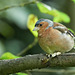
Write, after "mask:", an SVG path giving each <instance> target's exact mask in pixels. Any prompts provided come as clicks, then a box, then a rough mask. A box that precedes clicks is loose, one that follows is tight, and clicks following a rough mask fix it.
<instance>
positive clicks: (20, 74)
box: [16, 72, 28, 75]
mask: <svg viewBox="0 0 75 75" xmlns="http://www.w3.org/2000/svg"><path fill="white" fill-rule="evenodd" d="M16 74H17V75H28V74H27V73H21V72H19V73H16Z"/></svg>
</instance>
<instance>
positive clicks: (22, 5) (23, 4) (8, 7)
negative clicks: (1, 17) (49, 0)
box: [0, 0, 36, 11]
mask: <svg viewBox="0 0 75 75" xmlns="http://www.w3.org/2000/svg"><path fill="white" fill-rule="evenodd" d="M34 3H36V1H35V0H33V1H31V2H25V3H21V4H18V5H12V6H6V7H4V8H2V9H0V11H3V10H7V9H10V8H14V7H24V6H25V5H28V4H34Z"/></svg>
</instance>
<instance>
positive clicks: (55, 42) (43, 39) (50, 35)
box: [33, 19, 75, 57]
mask: <svg viewBox="0 0 75 75" xmlns="http://www.w3.org/2000/svg"><path fill="white" fill-rule="evenodd" d="M33 31H37V32H38V42H39V45H40V47H41V48H42V49H43V50H44V51H45V52H46V53H47V54H50V55H51V56H52V57H55V56H57V55H60V54H62V53H66V52H69V51H70V50H71V49H72V48H73V47H74V44H75V42H74V40H75V35H74V33H72V32H71V31H70V30H69V29H68V28H67V27H66V26H64V25H63V24H61V23H56V22H53V21H51V20H49V19H39V20H38V21H37V22H36V23H35V27H34V29H33Z"/></svg>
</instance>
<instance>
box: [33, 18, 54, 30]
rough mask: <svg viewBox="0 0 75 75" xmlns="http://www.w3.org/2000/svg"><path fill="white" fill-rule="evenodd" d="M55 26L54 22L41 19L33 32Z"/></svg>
mask: <svg viewBox="0 0 75 75" xmlns="http://www.w3.org/2000/svg"><path fill="white" fill-rule="evenodd" d="M52 26H53V21H51V20H48V19H40V20H38V21H37V22H36V24H35V28H34V29H33V31H39V30H40V29H48V28H49V27H52Z"/></svg>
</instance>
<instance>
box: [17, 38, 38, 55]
mask: <svg viewBox="0 0 75 75" xmlns="http://www.w3.org/2000/svg"><path fill="white" fill-rule="evenodd" d="M36 43H37V38H35V39H34V41H33V42H32V43H31V44H29V45H28V46H27V47H26V48H25V49H23V50H22V51H21V52H20V53H18V54H17V56H21V55H23V54H25V53H26V52H27V51H28V50H30V49H31V48H32V47H34V46H35V45H36Z"/></svg>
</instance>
